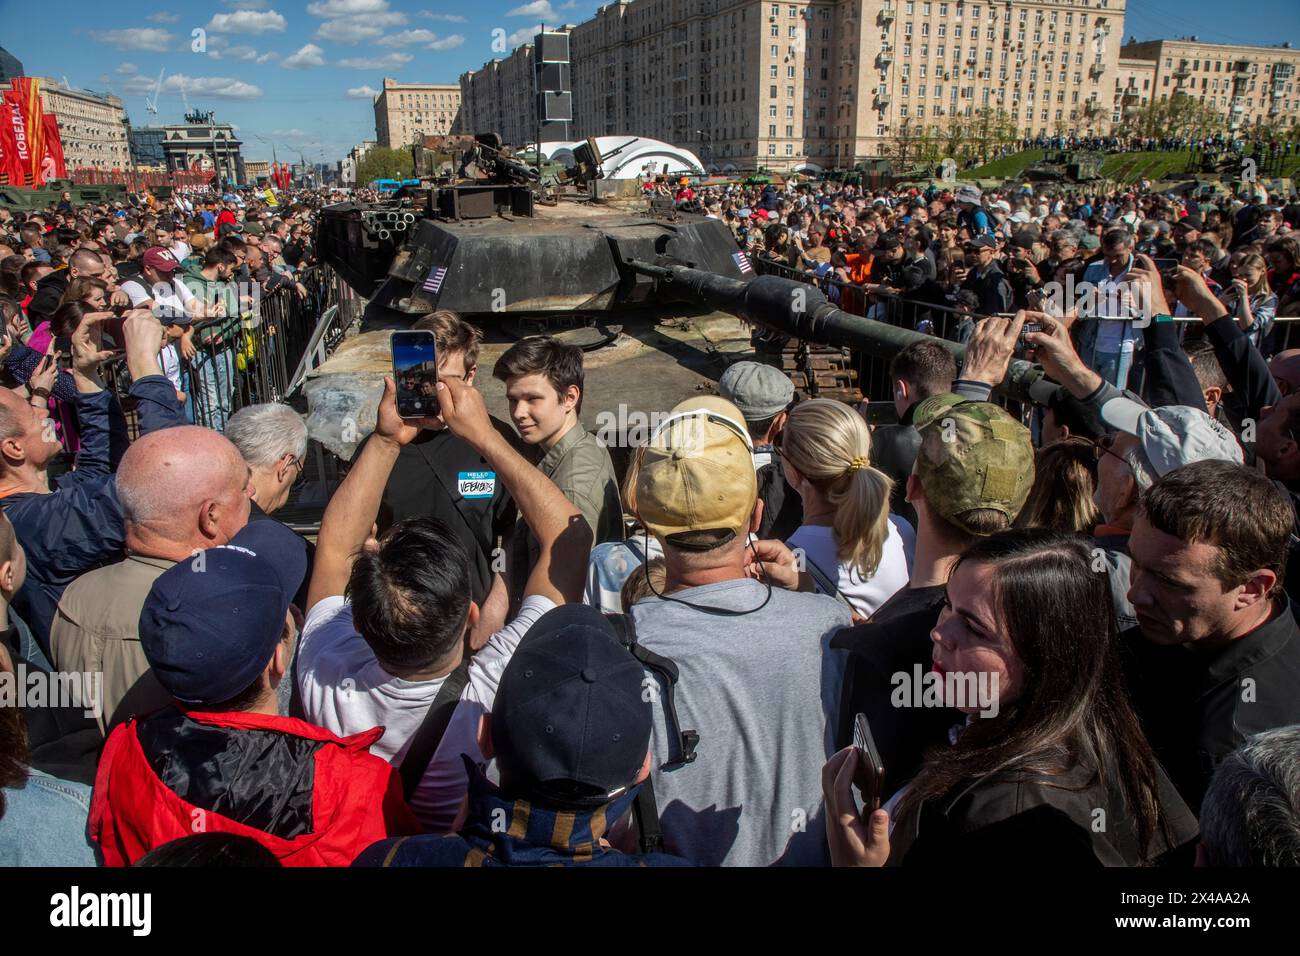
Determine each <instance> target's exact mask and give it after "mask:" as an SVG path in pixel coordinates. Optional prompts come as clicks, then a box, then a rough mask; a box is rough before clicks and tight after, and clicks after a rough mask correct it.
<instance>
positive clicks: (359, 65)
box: [339, 53, 414, 70]
mask: <svg viewBox="0 0 1300 956" xmlns="http://www.w3.org/2000/svg"><path fill="white" fill-rule="evenodd" d="M413 59H414V57H412V56H411V54H409V53H389V54H386V55H384V56H354V57H349V58H348V59H346V60H339V66H346V67H348V68H349V69H352V70H395V69H397V68H398V67H400V66H405V65H406V64H407V63H410V62H411V60H413Z"/></svg>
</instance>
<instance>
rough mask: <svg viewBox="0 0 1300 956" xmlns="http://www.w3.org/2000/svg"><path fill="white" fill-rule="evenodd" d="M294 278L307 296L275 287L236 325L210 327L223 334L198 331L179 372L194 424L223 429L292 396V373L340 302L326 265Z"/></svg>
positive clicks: (291, 289) (308, 269) (306, 270)
mask: <svg viewBox="0 0 1300 956" xmlns="http://www.w3.org/2000/svg"><path fill="white" fill-rule="evenodd" d="M293 278H294V279H295V280H296V281H297V282H300V283H301V284H302V285H303V286H304V288H306V290H307V294H306V296H302V297H300V296H299V295H298V292H297V289H296V288H295V287H293V286H289V287H285V288H281V289H277V290H276V291H275V292H274V293H272V294H270V295H263V296H261V299H260V301H259V302H257V304H256V305H255V306H254V308H253V309H252V310H251V311H250V312H248V313H245V314H243V315H241V317H240V319H239V321H238V322H237V323H236V322H235V321H234V320H228V321H226V322H224V323H221V322H217V323H213V324H212V325H210V326H208V327H207V328H208V329H211V330H215V331H218V332H220V333H221V334H219V335H214V336H212V337H210V338H207V339H206V340H205V338H204V332H205V331H207V329H200V330H199V331H198V332H196V334H195V343H194V344H195V345H196V347H197V353H196V354H195V355H194V356H193V357H192V358H191V359H190V360H189V361H187V362H184V363H183V365H182V371H181V381H182V386H181V387H182V391H184V392H185V393H186V395H187V397H188V400H187V402H186V407H187V417H189V418H191V419H192V420H193V422H194V423H195V424H196V425H204V426H206V427H208V428H213V429H216V430H217V431H221V430H222V429H223V428H224V427H225V423H226V421H228V420H229V418H230V416H231V415H233V414H234V413H235V412H237V411H239V409H241V408H243V407H245V406H247V405H255V404H259V403H262V402H282V401H287V400H288V398H289V395H290V388H289V382H290V377H289V376H290V373H291V372H292V371H293V370H294V369H295V368H296V367H297V365H298V364H299V362H300V361H301V359H302V357H303V355H304V354H305V353H306V351H307V349H308V347H309V344H310V343H311V341H312V335H313V333H314V332H315V330H316V325H317V322H318V320H319V319H320V316H321V315H322V313H324V312H326V311H327V310H329V309H331V308H333V307H334V306H335V305H336V303H337V300H338V292H337V286H338V280H337V277H336V276H335V274H334V272H333V270H332V269H330V268H329V267H327V266H310V267H308V268H306V269H301V270H299V271H297V272H295V273H294V276H293Z"/></svg>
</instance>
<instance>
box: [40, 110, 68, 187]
mask: <svg viewBox="0 0 1300 956" xmlns="http://www.w3.org/2000/svg"><path fill="white" fill-rule="evenodd" d="M41 125H42V126H43V127H44V133H45V140H44V142H45V159H44V161H43V163H42V169H43V171H44V173H45V178H46V179H47V180H49V179H67V178H68V167H67V164H66V163H65V162H64V161H63V139H62V138H61V137H60V136H59V120H58V118H57V117H56V116H55V115H54V114H53V113H47V114H46V115H45V116H44V117H43V118H42V119H41Z"/></svg>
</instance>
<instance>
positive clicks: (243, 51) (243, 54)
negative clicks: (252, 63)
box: [226, 46, 257, 60]
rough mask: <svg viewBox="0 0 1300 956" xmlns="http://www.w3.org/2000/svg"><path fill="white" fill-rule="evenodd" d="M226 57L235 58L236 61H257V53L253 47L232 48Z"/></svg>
mask: <svg viewBox="0 0 1300 956" xmlns="http://www.w3.org/2000/svg"><path fill="white" fill-rule="evenodd" d="M226 56H233V57H234V58H235V59H236V60H256V59H257V51H256V50H254V49H253V48H252V47H251V46H232V47H231V48H230V49H229V50H227V51H226Z"/></svg>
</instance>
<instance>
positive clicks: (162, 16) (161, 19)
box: [145, 10, 180, 23]
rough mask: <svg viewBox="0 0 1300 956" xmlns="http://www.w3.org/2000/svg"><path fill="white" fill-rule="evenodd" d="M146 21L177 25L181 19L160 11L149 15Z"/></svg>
mask: <svg viewBox="0 0 1300 956" xmlns="http://www.w3.org/2000/svg"><path fill="white" fill-rule="evenodd" d="M145 19H146V20H148V21H149V22H150V23H175V22H176V21H177V20H179V19H180V17H178V16H177V15H176V14H174V13H168V12H167V11H166V10H160V11H159V12H157V13H151V14H149V16H147V17H145Z"/></svg>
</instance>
